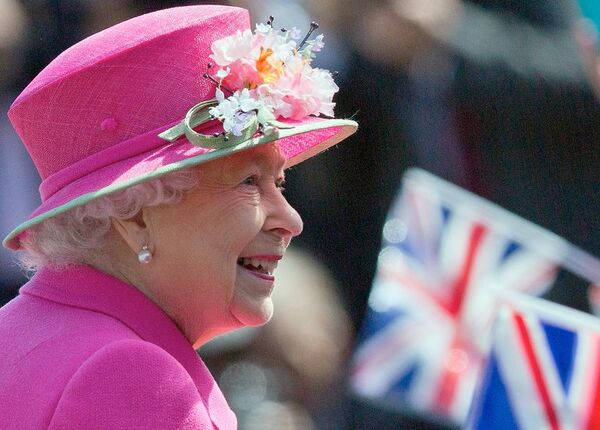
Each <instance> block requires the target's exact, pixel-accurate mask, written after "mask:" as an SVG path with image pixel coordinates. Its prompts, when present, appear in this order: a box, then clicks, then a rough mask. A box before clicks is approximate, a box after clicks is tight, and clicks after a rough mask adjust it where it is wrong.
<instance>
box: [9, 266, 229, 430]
mask: <svg viewBox="0 0 600 430" xmlns="http://www.w3.org/2000/svg"><path fill="white" fill-rule="evenodd" d="M0 428H2V429H13V428H14V429H21V428H22V429H26V428H27V429H38V428H39V429H42V428H52V429H74V428H78V429H79V428H80V429H115V428H128V429H138V428H139V429H213V428H218V429H221V430H223V429H235V428H236V419H235V416H234V414H233V413H232V412H231V410H230V409H229V407H228V405H227V403H226V401H225V399H224V398H223V395H222V394H221V391H220V390H219V388H218V386H217V385H216V383H215V381H214V379H213V378H212V376H211V375H210V373H209V371H208V369H207V368H206V367H205V366H204V364H203V363H202V361H201V360H200V358H199V357H198V355H197V354H196V352H195V351H194V350H193V349H192V347H191V345H190V344H189V342H188V341H187V340H186V339H185V337H184V336H183V335H182V334H181V332H180V331H179V330H178V329H177V327H176V326H175V324H174V323H173V322H172V321H171V320H170V319H169V318H168V317H167V316H166V315H165V314H164V313H163V312H162V310H160V309H159V308H158V307H157V306H156V305H155V304H154V303H152V302H151V301H150V300H149V299H147V298H146V297H145V296H144V295H143V294H142V293H140V292H139V291H138V290H137V289H135V288H134V287H132V286H130V285H127V284H125V283H123V282H121V281H119V280H117V279H115V278H113V277H111V276H108V275H106V274H104V273H102V272H98V271H96V270H94V269H92V268H89V267H84V266H79V267H73V268H69V269H67V270H65V271H60V272H59V271H52V270H48V269H43V270H41V271H40V272H39V273H38V274H36V275H35V277H34V278H33V279H32V280H31V281H30V282H29V283H28V284H27V285H26V286H25V287H23V288H22V289H21V291H20V295H19V297H17V298H16V299H15V300H13V301H12V302H10V303H9V304H8V305H6V306H5V307H3V308H2V309H0Z"/></svg>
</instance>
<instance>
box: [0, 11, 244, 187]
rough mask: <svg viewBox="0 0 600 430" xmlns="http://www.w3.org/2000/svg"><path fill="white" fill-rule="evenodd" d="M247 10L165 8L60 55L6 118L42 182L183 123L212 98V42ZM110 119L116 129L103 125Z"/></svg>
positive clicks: (236, 23)
mask: <svg viewBox="0 0 600 430" xmlns="http://www.w3.org/2000/svg"><path fill="white" fill-rule="evenodd" d="M249 26H250V20H249V17H248V13H247V11H245V10H243V9H238V8H231V7H224V6H189V7H180V8H173V9H167V10H164V11H159V12H155V13H151V14H147V15H143V16H140V17H137V18H133V19H131V20H129V21H125V22H123V23H120V24H117V25H116V26H114V27H111V28H109V29H107V30H104V31H102V32H100V33H98V34H95V35H93V36H91V37H89V38H87V39H85V40H83V41H81V42H79V43H78V44H76V45H74V46H73V47H71V48H70V49H68V50H67V51H65V52H63V53H62V54H61V55H59V56H58V57H57V58H56V59H55V60H54V61H53V62H52V63H50V64H49V65H48V66H47V67H46V68H45V69H44V70H43V71H42V72H41V73H40V74H39V75H38V76H37V77H36V78H35V79H34V80H33V81H32V82H31V83H30V84H29V85H28V86H27V88H26V89H25V90H24V91H23V92H22V93H21V95H20V96H19V97H18V98H17V99H16V100H15V102H14V103H13V105H12V107H11V109H10V111H9V113H8V115H9V117H10V119H11V121H12V123H13V125H14V127H15V129H16V131H17V133H18V134H19V136H20V137H21V139H22V140H23V143H24V144H25V146H26V147H27V149H28V151H29V153H30V154H31V157H32V159H33V161H34V163H35V165H36V167H37V169H38V171H39V173H40V175H41V177H42V179H45V178H46V177H47V176H49V175H51V174H53V173H55V172H57V171H59V170H60V169H62V168H64V167H66V166H69V165H71V164H72V163H75V162H77V161H79V160H81V159H83V158H85V157H87V156H89V155H91V154H94V153H96V152H98V151H101V150H103V149H106V148H109V147H111V146H113V145H115V144H116V143H119V142H122V141H124V140H127V139H130V138H132V137H134V136H138V135H140V134H144V133H146V132H149V131H151V130H154V129H156V128H158V127H160V126H163V125H167V124H171V123H174V122H176V121H178V120H181V119H182V118H183V117H184V116H185V113H186V112H187V110H188V109H189V108H191V107H192V106H194V105H195V104H196V103H198V102H200V101H202V100H207V99H209V98H211V97H212V96H213V95H214V91H215V88H214V85H213V84H211V83H210V82H208V81H207V80H206V79H203V78H202V73H203V72H205V71H206V65H207V63H208V62H209V59H208V56H209V54H210V46H211V43H212V41H214V40H216V39H219V38H222V37H224V36H227V35H230V34H232V33H234V32H235V31H236V30H238V29H245V28H249ZM107 119H111V120H112V121H111V122H113V124H114V125H115V127H106V126H105V127H102V124H103V123H104V124H106V123H105V121H106V120H107Z"/></svg>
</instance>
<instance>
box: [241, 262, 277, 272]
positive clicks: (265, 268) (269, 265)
mask: <svg viewBox="0 0 600 430" xmlns="http://www.w3.org/2000/svg"><path fill="white" fill-rule="evenodd" d="M238 264H241V265H242V266H244V267H247V266H252V269H254V270H257V271H259V272H263V273H268V274H269V275H272V274H273V272H274V271H275V269H276V268H277V261H271V260H260V259H258V258H240V259H238Z"/></svg>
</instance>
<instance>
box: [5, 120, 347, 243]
mask: <svg viewBox="0 0 600 430" xmlns="http://www.w3.org/2000/svg"><path fill="white" fill-rule="evenodd" d="M334 127H342V130H340V131H339V132H338V133H337V134H335V135H333V136H332V137H330V138H329V139H327V140H324V141H322V142H320V143H319V144H317V145H315V146H314V147H312V148H309V149H307V150H306V151H303V152H302V153H300V154H298V155H297V156H296V157H294V158H291V159H289V160H288V161H287V162H286V165H285V166H284V167H285V168H288V167H291V166H294V165H296V164H298V163H300V162H302V161H304V160H306V159H307V158H309V157H311V156H313V155H316V154H317V153H318V152H321V151H322V150H324V149H326V148H328V147H330V146H332V145H335V144H336V143H338V142H340V141H342V140H344V139H345V138H347V137H348V136H350V135H352V134H353V133H354V132H355V131H356V129H357V128H358V124H357V123H356V122H355V121H352V120H349V119H328V120H323V121H319V122H313V123H308V124H302V125H298V126H294V127H290V128H282V129H279V130H277V131H275V132H273V133H271V134H269V135H261V136H257V137H253V138H251V139H249V140H246V141H244V142H241V143H238V144H236V145H232V146H227V147H224V148H220V149H215V150H214V151H210V152H206V153H204V154H201V155H198V156H195V157H190V158H186V159H184V160H181V161H177V162H174V163H171V164H167V165H166V166H161V167H159V168H158V169H156V170H154V171H152V172H149V173H145V174H143V175H140V176H138V177H136V178H132V179H129V180H126V181H123V182H118V183H114V184H111V185H108V186H106V187H104V188H101V189H99V190H97V191H93V192H90V193H86V194H83V195H81V196H79V197H77V198H75V199H73V200H70V201H68V202H67V203H64V204H62V205H60V206H58V207H56V208H53V209H50V210H49V211H47V212H44V213H42V214H40V215H38V216H36V217H34V218H32V219H30V220H27V221H25V222H23V223H21V224H19V225H18V226H17V227H16V228H15V229H14V230H12V231H11V232H10V233H9V234H8V235H7V236H6V237H5V238H4V240H3V241H2V245H4V247H5V248H9V249H13V250H18V249H19V248H20V247H19V245H18V243H17V242H15V238H16V236H18V235H19V234H20V233H22V232H23V231H25V230H27V229H28V228H30V227H32V226H34V225H37V224H39V223H41V222H42V221H44V220H46V219H48V218H51V217H53V216H55V215H58V214H60V213H63V212H66V211H68V210H70V209H73V208H75V207H78V206H82V205H84V204H86V203H88V202H90V201H92V200H95V199H98V198H100V197H104V196H106V195H108V194H112V193H114V192H117V191H121V190H124V189H125V188H128V187H131V186H133V185H137V184H140V183H142V182H145V181H148V180H150V179H155V178H159V177H161V176H164V175H166V174H167V173H171V172H174V171H177V170H181V169H185V168H187V167H192V166H196V165H199V164H202V163H205V162H207V161H211V160H215V159H217V158H221V157H224V156H227V155H231V154H234V153H237V152H240V151H243V150H246V149H250V148H254V147H257V146H259V145H264V144H266V143H271V142H274V141H276V140H279V139H284V138H287V137H291V136H294V135H298V134H304V133H309V132H311V131H316V130H324V129H327V128H334ZM317 149H318V151H317ZM305 153H306V154H305ZM302 155H305V156H304V157H302Z"/></svg>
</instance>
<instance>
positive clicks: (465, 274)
mask: <svg viewBox="0 0 600 430" xmlns="http://www.w3.org/2000/svg"><path fill="white" fill-rule="evenodd" d="M485 233H486V229H485V227H484V226H483V225H482V224H479V223H475V224H473V229H472V230H471V236H470V237H469V244H468V247H467V253H466V256H465V260H464V264H463V266H462V267H461V271H460V273H459V275H458V277H457V278H456V280H455V281H454V284H453V285H452V291H453V295H452V298H451V299H450V302H449V303H448V309H449V310H450V312H451V313H452V314H453V315H458V313H459V312H460V310H461V308H462V305H463V304H464V298H465V295H466V293H467V286H468V285H469V281H470V279H471V274H472V272H473V261H474V260H475V255H476V254H477V250H478V248H479V246H480V245H481V240H482V239H483V236H484V234H485Z"/></svg>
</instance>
